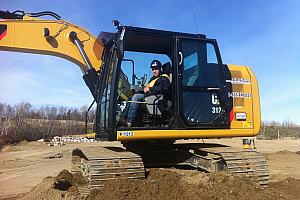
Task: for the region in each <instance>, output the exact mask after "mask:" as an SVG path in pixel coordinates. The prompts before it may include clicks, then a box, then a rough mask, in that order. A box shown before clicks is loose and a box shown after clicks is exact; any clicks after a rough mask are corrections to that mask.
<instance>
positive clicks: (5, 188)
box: [0, 139, 300, 200]
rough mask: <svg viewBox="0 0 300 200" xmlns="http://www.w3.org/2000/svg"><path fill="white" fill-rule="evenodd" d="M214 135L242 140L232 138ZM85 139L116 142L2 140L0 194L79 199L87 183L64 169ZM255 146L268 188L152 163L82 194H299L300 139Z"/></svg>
mask: <svg viewBox="0 0 300 200" xmlns="http://www.w3.org/2000/svg"><path fill="white" fill-rule="evenodd" d="M215 141H216V140H215ZM218 141H219V143H221V144H228V145H230V146H234V145H236V146H241V142H240V140H237V139H236V140H218ZM206 142H207V141H206ZM87 145H89V146H92V147H94V146H97V147H99V148H103V147H104V146H105V147H107V146H120V144H119V143H115V142H103V143H96V144H83V143H81V144H66V145H65V146H62V147H48V146H47V145H44V144H42V143H38V142H22V143H21V144H18V145H15V146H6V147H5V148H4V149H2V151H1V152H0V188H1V190H0V199H54V200H58V199H82V198H81V197H80V196H79V192H78V187H82V186H84V185H85V184H86V183H85V181H84V179H83V178H82V177H81V175H79V174H76V175H72V174H70V173H69V172H68V171H67V170H69V171H70V169H71V162H70V161H71V152H72V149H75V148H76V147H79V148H80V147H81V146H84V147H86V146H87ZM258 146H259V149H258V150H259V151H261V152H262V153H264V155H266V159H267V162H268V165H269V170H270V182H271V183H270V185H269V187H268V188H263V189H262V188H261V187H259V186H258V185H256V184H255V183H253V182H252V181H249V180H248V179H246V178H244V177H238V176H233V175H227V174H224V173H213V174H206V173H203V172H199V171H195V170H182V169H151V170H150V171H149V174H148V176H147V179H145V180H117V181H109V182H107V183H106V184H105V185H104V186H103V188H102V189H101V190H93V191H92V192H91V194H90V196H88V197H87V199H206V200H209V199H224V200H225V199H300V193H299V191H300V188H299V187H300V154H299V146H300V140H283V141H274V142H272V141H259V144H258ZM63 169H66V170H63ZM45 177H46V178H45Z"/></svg>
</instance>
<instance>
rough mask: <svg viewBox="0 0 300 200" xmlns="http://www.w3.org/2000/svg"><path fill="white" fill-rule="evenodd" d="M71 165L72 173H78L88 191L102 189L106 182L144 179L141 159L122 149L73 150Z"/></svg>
mask: <svg viewBox="0 0 300 200" xmlns="http://www.w3.org/2000/svg"><path fill="white" fill-rule="evenodd" d="M72 163H73V167H72V172H73V173H75V172H79V171H80V172H81V173H82V174H83V176H84V177H85V178H86V180H87V182H88V188H89V189H92V188H99V187H102V186H103V184H104V183H105V182H106V181H108V180H116V179H120V178H126V179H144V178H145V169H144V165H143V161H142V158H141V157H140V156H139V155H137V154H134V153H132V152H128V151H125V150H124V149H122V148H117V147H116V148H103V147H100V148H99V147H97V148H88V149H82V148H81V149H75V150H73V153H72Z"/></svg>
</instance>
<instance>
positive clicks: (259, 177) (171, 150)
mask: <svg viewBox="0 0 300 200" xmlns="http://www.w3.org/2000/svg"><path fill="white" fill-rule="evenodd" d="M128 149H129V150H131V151H133V152H135V153H136V154H139V155H140V156H141V157H142V158H143V161H144V165H145V167H147V168H151V167H158V166H159V167H172V166H189V167H192V168H196V169H199V170H202V171H206V172H216V171H228V172H229V173H231V174H238V175H244V176H248V177H249V178H251V179H252V180H254V181H257V182H258V183H259V184H260V185H261V186H263V187H266V186H267V185H268V182H269V172H268V166H267V162H266V159H265V157H264V156H263V155H262V154H261V153H259V152H258V151H256V150H254V149H239V148H232V147H228V146H222V145H221V146H220V145H218V144H171V145H161V146H160V145H153V146H147V149H146V148H145V145H143V147H139V146H137V145H135V146H131V147H129V148H128Z"/></svg>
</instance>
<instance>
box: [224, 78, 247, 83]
mask: <svg viewBox="0 0 300 200" xmlns="http://www.w3.org/2000/svg"><path fill="white" fill-rule="evenodd" d="M226 82H227V83H231V84H250V83H251V82H250V80H248V79H245V78H232V79H231V80H226Z"/></svg>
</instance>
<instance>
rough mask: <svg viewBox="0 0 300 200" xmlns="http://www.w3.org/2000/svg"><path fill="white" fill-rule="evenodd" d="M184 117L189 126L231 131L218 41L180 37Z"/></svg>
mask: <svg viewBox="0 0 300 200" xmlns="http://www.w3.org/2000/svg"><path fill="white" fill-rule="evenodd" d="M177 48H178V54H179V63H178V76H177V77H178V82H179V84H178V85H179V90H178V91H179V93H180V95H179V105H180V116H181V119H182V120H183V121H184V123H185V125H186V126H187V127H196V128H201V127H203V128H210V127H211V128H216V127H220V128H230V116H229V115H230V109H229V108H228V101H229V99H228V95H227V93H226V85H225V84H226V82H225V78H224V69H223V67H224V66H223V65H222V61H221V57H220V54H219V50H218V46H217V43H216V41H215V40H208V39H200V38H199V39H198V38H197V39H195V38H183V37H181V38H178V39H177Z"/></svg>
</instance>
